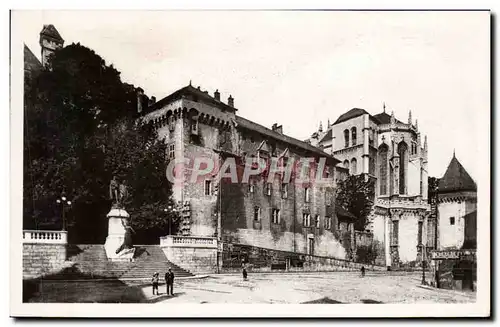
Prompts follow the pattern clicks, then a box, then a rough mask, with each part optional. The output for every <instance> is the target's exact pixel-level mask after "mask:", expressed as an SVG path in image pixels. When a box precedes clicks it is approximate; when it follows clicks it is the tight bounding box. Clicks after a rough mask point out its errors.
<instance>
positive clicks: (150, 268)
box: [44, 244, 193, 280]
mask: <svg viewBox="0 0 500 327" xmlns="http://www.w3.org/2000/svg"><path fill="white" fill-rule="evenodd" d="M68 261H69V262H72V263H73V265H72V266H71V267H70V268H66V269H64V270H63V271H61V272H60V273H58V274H56V275H52V276H46V277H44V278H45V279H68V280H71V279H106V278H121V279H148V278H151V277H152V275H153V273H154V272H158V273H160V279H162V278H163V276H164V275H165V273H166V272H167V271H168V269H169V268H170V269H172V271H173V273H174V274H175V276H176V277H188V276H193V274H191V273H190V272H188V271H186V270H184V269H182V268H180V267H178V266H176V265H175V264H173V263H171V262H169V261H168V260H167V258H166V257H165V254H164V253H163V251H162V249H161V248H160V246H159V245H138V246H136V254H135V258H134V261H133V262H126V261H125V262H112V261H108V259H107V256H106V252H105V249H104V245H102V244H82V245H70V246H69V247H68Z"/></svg>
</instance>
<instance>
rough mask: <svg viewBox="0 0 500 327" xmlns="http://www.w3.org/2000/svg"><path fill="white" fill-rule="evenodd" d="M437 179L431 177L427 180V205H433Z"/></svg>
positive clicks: (435, 197)
mask: <svg viewBox="0 0 500 327" xmlns="http://www.w3.org/2000/svg"><path fill="white" fill-rule="evenodd" d="M438 186H439V178H436V177H431V176H429V178H428V179H427V189H428V191H427V198H428V202H429V203H433V201H435V200H436V199H437V195H438Z"/></svg>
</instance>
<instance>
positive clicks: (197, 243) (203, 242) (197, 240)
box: [160, 235, 217, 249]
mask: <svg viewBox="0 0 500 327" xmlns="http://www.w3.org/2000/svg"><path fill="white" fill-rule="evenodd" d="M160 246H168V247H188V248H212V249H216V248H217V239H216V238H215V237H201V236H175V235H167V236H164V237H161V238H160Z"/></svg>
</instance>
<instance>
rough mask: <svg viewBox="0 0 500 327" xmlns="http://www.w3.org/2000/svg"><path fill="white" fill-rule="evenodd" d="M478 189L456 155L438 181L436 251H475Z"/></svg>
mask: <svg viewBox="0 0 500 327" xmlns="http://www.w3.org/2000/svg"><path fill="white" fill-rule="evenodd" d="M476 210H477V186H476V183H475V182H474V180H473V179H472V178H471V177H470V175H469V173H467V171H466V170H465V168H464V167H463V166H462V164H461V163H460V162H459V161H458V159H457V158H456V156H455V154H453V158H452V159H451V161H450V164H449V165H448V168H447V169H446V172H445V174H444V176H443V178H441V179H440V180H439V186H438V217H439V218H438V219H439V221H438V235H439V237H438V249H439V250H444V249H462V248H466V249H475V248H476V228H477V225H476V224H477V222H476V215H477V211H476Z"/></svg>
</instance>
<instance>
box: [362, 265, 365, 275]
mask: <svg viewBox="0 0 500 327" xmlns="http://www.w3.org/2000/svg"><path fill="white" fill-rule="evenodd" d="M361 277H365V266H361Z"/></svg>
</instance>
